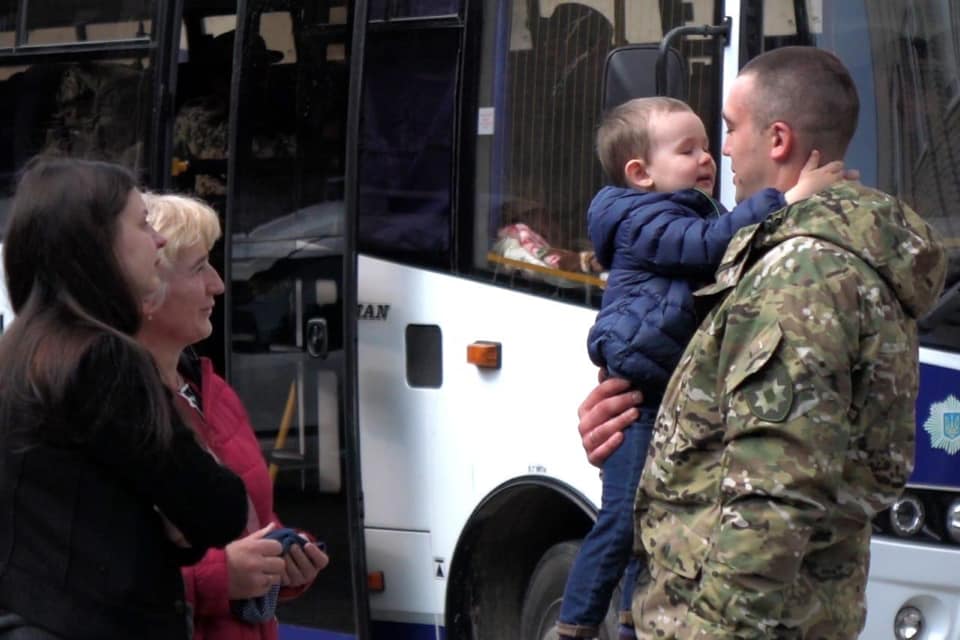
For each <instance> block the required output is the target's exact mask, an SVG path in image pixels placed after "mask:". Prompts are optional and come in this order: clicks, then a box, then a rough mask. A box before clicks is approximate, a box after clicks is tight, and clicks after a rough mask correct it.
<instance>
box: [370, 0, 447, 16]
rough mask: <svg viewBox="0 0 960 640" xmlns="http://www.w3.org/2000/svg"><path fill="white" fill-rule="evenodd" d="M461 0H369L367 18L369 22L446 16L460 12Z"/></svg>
mask: <svg viewBox="0 0 960 640" xmlns="http://www.w3.org/2000/svg"><path fill="white" fill-rule="evenodd" d="M461 5H462V0H409V1H405V2H396V0H370V6H369V8H368V9H367V16H368V17H369V19H370V20H397V19H400V18H425V17H430V16H446V15H451V14H456V13H458V12H459V11H460V7H461Z"/></svg>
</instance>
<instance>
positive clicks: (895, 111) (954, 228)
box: [762, 0, 960, 349]
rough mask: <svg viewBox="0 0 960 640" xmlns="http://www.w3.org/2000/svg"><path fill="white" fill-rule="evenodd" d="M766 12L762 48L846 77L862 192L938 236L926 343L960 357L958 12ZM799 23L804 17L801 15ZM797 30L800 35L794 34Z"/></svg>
mask: <svg viewBox="0 0 960 640" xmlns="http://www.w3.org/2000/svg"><path fill="white" fill-rule="evenodd" d="M808 7H809V11H808V13H807V15H806V20H805V21H804V20H800V19H798V18H797V17H796V16H795V15H794V9H793V7H792V6H788V4H787V3H780V4H778V5H774V6H769V5H766V4H765V5H764V9H766V13H765V14H764V15H763V17H762V25H763V31H762V33H763V38H762V46H763V47H764V49H772V48H775V47H778V46H785V45H790V44H813V45H816V46H819V47H823V48H825V49H828V50H830V51H833V52H834V53H836V54H837V55H839V56H840V58H841V59H843V61H844V64H845V65H846V66H847V68H849V69H850V71H851V74H852V75H853V79H854V82H855V83H856V84H857V89H858V91H859V94H860V121H859V125H858V128H857V132H856V135H855V136H854V138H853V141H852V142H851V144H850V148H849V149H848V151H847V157H846V160H847V164H848V165H849V166H851V167H854V168H857V169H859V170H860V173H861V179H862V180H863V182H864V183H866V184H869V185H871V186H875V187H878V188H879V189H881V190H883V191H886V192H887V193H891V194H894V195H896V196H898V197H900V198H902V199H903V200H904V201H905V202H906V203H907V204H909V205H910V206H911V207H913V208H914V209H916V211H917V212H918V213H919V214H920V215H922V216H923V217H924V218H925V219H926V220H927V222H929V223H930V224H931V225H932V226H933V227H934V228H935V229H936V231H937V232H938V236H939V238H940V240H941V242H943V243H944V245H945V246H946V248H947V250H948V255H949V256H950V263H949V265H950V266H949V268H948V272H947V286H946V289H945V293H944V296H943V298H942V299H941V304H940V306H939V307H938V308H936V309H934V311H933V312H932V313H931V314H930V316H928V317H927V318H924V319H922V320H921V322H920V326H921V341H922V342H923V343H924V344H927V345H930V346H940V347H946V348H950V349H960V330H958V329H960V301H958V299H957V297H958V296H957V291H955V290H952V289H953V288H954V287H955V285H957V283H958V282H960V210H958V209H957V206H956V204H957V200H958V198H960V6H957V5H956V3H953V2H948V1H947V0H927V1H922V2H902V3H888V2H879V1H876V2H864V3H845V2H834V3H824V4H823V6H820V5H819V4H818V3H813V4H808ZM801 17H802V16H801ZM798 25H799V26H798Z"/></svg>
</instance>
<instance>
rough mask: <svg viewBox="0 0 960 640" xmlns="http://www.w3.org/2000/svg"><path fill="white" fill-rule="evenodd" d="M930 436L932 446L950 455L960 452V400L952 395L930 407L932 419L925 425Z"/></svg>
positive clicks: (929, 418)
mask: <svg viewBox="0 0 960 640" xmlns="http://www.w3.org/2000/svg"><path fill="white" fill-rule="evenodd" d="M923 429H924V431H926V432H927V433H929V434H930V446H931V447H933V448H934V449H943V450H944V451H946V452H947V453H949V454H950V455H953V454H955V453H956V452H957V451H960V400H957V398H956V397H955V396H953V395H952V394H951V395H949V396H947V397H946V398H945V399H944V400H943V401H941V402H934V403H933V404H932V405H930V417H928V418H927V421H926V422H924V423H923Z"/></svg>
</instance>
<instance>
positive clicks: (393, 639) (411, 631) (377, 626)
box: [370, 620, 447, 640]
mask: <svg viewBox="0 0 960 640" xmlns="http://www.w3.org/2000/svg"><path fill="white" fill-rule="evenodd" d="M370 635H371V636H372V637H373V639H374V640H438V639H439V640H445V639H446V637H447V633H446V629H443V628H441V629H440V635H437V628H436V627H435V626H433V625H432V624H412V623H405V622H381V621H377V620H374V621H373V622H372V623H371V626H370Z"/></svg>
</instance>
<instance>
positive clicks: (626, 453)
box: [559, 407, 657, 637]
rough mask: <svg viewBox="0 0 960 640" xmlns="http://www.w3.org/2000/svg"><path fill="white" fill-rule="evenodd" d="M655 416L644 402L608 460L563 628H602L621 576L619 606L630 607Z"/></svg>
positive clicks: (571, 581)
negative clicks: (640, 494) (643, 476)
mask: <svg viewBox="0 0 960 640" xmlns="http://www.w3.org/2000/svg"><path fill="white" fill-rule="evenodd" d="M656 417H657V410H656V408H648V407H641V408H640V417H639V418H638V419H637V421H636V422H634V423H633V424H631V425H630V426H629V427H627V428H626V429H625V430H624V432H623V435H624V439H623V443H622V444H621V445H620V446H619V447H618V448H617V450H616V451H614V453H613V455H611V456H610V457H609V458H607V460H606V462H604V463H603V496H602V498H601V502H600V513H599V514H597V522H596V523H595V524H594V525H593V529H591V530H590V533H588V534H587V537H586V538H584V540H583V545H581V547H580V552H579V553H578V554H577V559H576V560H575V561H574V563H573V568H572V569H571V570H570V576H569V578H567V588H566V590H565V591H564V594H563V604H562V605H561V607H560V619H559V621H560V623H561V625H563V626H564V627H578V628H580V631H581V632H584V633H586V632H588V631H589V630H595V629H596V628H598V627H599V626H600V623H601V622H602V621H603V618H604V616H606V614H607V608H608V607H609V605H610V598H611V596H612V595H613V590H614V588H615V587H616V585H617V581H618V580H620V576H621V575H623V591H622V594H621V597H620V611H621V612H629V611H630V602H631V599H632V597H633V586H634V584H635V583H636V580H637V571H638V570H639V569H640V562H639V561H638V559H637V558H634V557H633V501H634V498H635V497H636V493H637V485H638V484H639V483H640V472H641V471H643V463H644V461H645V460H646V457H647V447H648V446H649V444H650V436H651V434H652V432H653V423H654V420H655V419H656ZM624 569H626V570H624ZM577 636H578V637H593V636H582V635H580V633H577Z"/></svg>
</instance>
